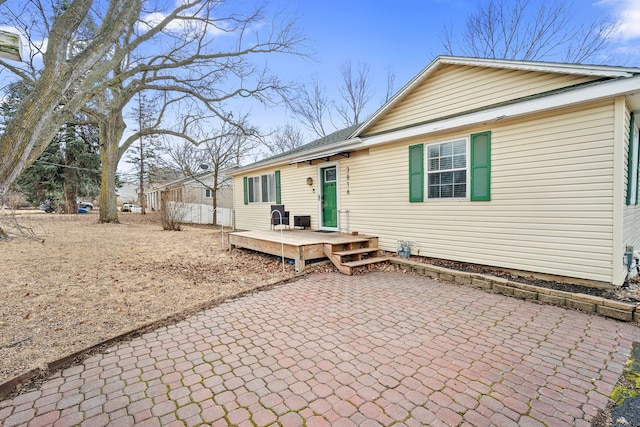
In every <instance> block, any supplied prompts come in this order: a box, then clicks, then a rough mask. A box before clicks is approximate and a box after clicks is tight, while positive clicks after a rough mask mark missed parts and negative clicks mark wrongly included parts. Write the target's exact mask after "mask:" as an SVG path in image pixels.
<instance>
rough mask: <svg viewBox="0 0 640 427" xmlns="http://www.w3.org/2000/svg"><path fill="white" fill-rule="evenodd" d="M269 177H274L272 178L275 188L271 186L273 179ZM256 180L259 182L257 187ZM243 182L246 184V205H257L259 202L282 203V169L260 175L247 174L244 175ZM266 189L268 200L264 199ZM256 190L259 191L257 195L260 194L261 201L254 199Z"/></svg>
mask: <svg viewBox="0 0 640 427" xmlns="http://www.w3.org/2000/svg"><path fill="white" fill-rule="evenodd" d="M269 177H273V178H272V179H273V188H271V186H270V185H269V181H271V179H270V178H269ZM265 178H266V188H265V182H264V179H265ZM256 182H258V188H257V189H256V186H255V183H256ZM243 184H244V204H245V205H257V204H266V203H272V204H274V203H275V204H280V198H281V195H280V192H281V188H280V170H276V171H272V172H268V173H261V174H258V175H250V176H245V177H243ZM265 190H266V192H267V199H268V200H263V196H264V192H265ZM256 192H257V193H258V194H257V195H259V197H260V200H259V201H254V200H252V199H254V198H255V197H254V196H255V195H256Z"/></svg>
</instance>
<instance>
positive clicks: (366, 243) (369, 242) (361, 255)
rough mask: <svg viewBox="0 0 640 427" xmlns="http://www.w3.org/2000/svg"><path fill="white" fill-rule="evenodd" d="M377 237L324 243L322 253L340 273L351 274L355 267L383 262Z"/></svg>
mask: <svg viewBox="0 0 640 427" xmlns="http://www.w3.org/2000/svg"><path fill="white" fill-rule="evenodd" d="M375 242H377V239H367V238H362V239H357V240H355V241H351V242H349V243H324V254H325V255H326V256H327V257H328V258H329V259H330V260H331V262H332V263H333V264H334V265H335V266H336V267H338V270H340V272H341V273H342V274H347V275H351V274H353V270H354V269H355V268H356V267H362V266H365V265H370V264H375V263H378V262H385V261H387V258H386V257H384V256H380V255H379V253H380V249H378V248H377V243H375Z"/></svg>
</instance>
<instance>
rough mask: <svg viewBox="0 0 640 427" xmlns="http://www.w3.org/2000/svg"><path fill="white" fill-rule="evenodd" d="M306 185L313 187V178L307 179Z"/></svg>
mask: <svg viewBox="0 0 640 427" xmlns="http://www.w3.org/2000/svg"><path fill="white" fill-rule="evenodd" d="M307 185H313V178H311V177H309V178H307Z"/></svg>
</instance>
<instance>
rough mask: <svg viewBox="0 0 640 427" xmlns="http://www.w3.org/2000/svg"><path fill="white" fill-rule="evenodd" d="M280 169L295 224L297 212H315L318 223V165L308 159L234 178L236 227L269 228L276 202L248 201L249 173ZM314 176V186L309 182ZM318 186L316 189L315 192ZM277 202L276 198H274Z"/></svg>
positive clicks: (315, 223) (283, 198)
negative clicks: (295, 163) (247, 177)
mask: <svg viewBox="0 0 640 427" xmlns="http://www.w3.org/2000/svg"><path fill="white" fill-rule="evenodd" d="M276 170H279V171H280V195H281V202H282V204H283V205H284V206H285V209H286V210H288V211H289V215H290V222H291V227H293V217H294V216H295V215H311V227H312V228H317V227H318V221H317V220H318V204H317V196H316V194H317V186H316V185H317V181H318V177H317V167H316V166H309V165H308V164H306V163H300V164H298V165H283V166H280V167H274V168H271V169H264V170H260V171H253V172H248V173H247V174H242V175H236V176H234V178H233V186H234V188H235V189H237V191H234V196H233V198H234V201H233V204H234V209H235V227H236V228H237V229H239V230H268V229H269V228H270V209H271V205H272V203H250V204H248V205H245V204H244V181H243V178H244V177H245V176H256V175H263V174H266V173H272V172H274V171H276ZM308 177H311V178H313V186H309V185H307V178H308ZM313 189H316V192H315V193H314V192H313ZM274 204H275V202H274Z"/></svg>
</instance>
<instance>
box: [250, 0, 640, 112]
mask: <svg viewBox="0 0 640 427" xmlns="http://www.w3.org/2000/svg"><path fill="white" fill-rule="evenodd" d="M569 1H570V0H569ZM530 2H531V4H532V5H534V6H535V5H537V4H540V3H541V0H530ZM478 3H479V0H396V1H395V2H387V1H379V0H378V1H375V0H373V1H372V0H369V1H364V0H323V1H310V0H301V1H298V2H295V3H294V2H292V1H290V0H289V1H287V0H272V2H271V5H272V6H274V7H276V8H277V7H282V8H285V9H287V10H288V11H292V12H295V13H296V14H297V15H298V16H299V20H298V22H299V25H300V27H301V28H302V29H303V31H304V32H305V34H306V36H307V38H308V40H307V48H308V49H309V50H310V51H311V52H313V53H314V54H313V59H312V60H311V59H306V60H303V59H300V58H282V57H279V58H273V62H272V63H271V64H270V65H271V67H272V69H273V70H274V71H276V72H278V73H279V74H280V75H281V76H282V77H283V78H289V79H294V80H297V81H299V82H303V83H304V82H307V81H309V80H310V79H311V77H312V76H313V75H317V76H318V79H319V81H320V83H321V85H322V86H324V87H325V88H326V90H327V93H329V94H332V93H333V94H334V96H335V95H336V94H335V92H334V91H335V89H336V87H337V85H339V83H340V79H341V76H340V66H341V64H343V63H344V62H345V61H346V60H349V59H350V60H351V61H352V62H353V64H357V62H358V61H363V62H366V63H367V64H369V66H370V73H371V77H372V80H373V81H374V84H375V87H376V89H377V90H376V97H375V98H374V100H373V101H372V103H377V102H378V101H379V100H380V99H382V97H383V96H384V90H385V87H386V86H385V85H386V67H391V69H392V70H393V72H394V74H395V85H394V88H395V90H399V89H400V88H401V87H402V86H404V85H405V84H406V83H407V82H408V81H409V80H410V79H411V78H413V77H414V76H415V75H416V74H418V73H419V72H420V71H421V70H422V69H423V68H424V67H426V66H427V65H428V64H429V63H430V62H431V61H432V60H433V59H434V58H435V57H436V56H438V55H440V54H443V53H444V52H443V49H442V43H441V40H440V34H441V33H442V30H443V27H444V26H448V27H452V28H454V29H457V30H459V31H462V30H463V28H464V21H465V18H466V17H467V16H468V15H469V14H470V13H472V12H475V11H476V10H477V6H478ZM482 3H485V1H484V0H483V1H482ZM573 4H574V8H575V17H574V19H575V20H576V22H589V21H590V20H593V19H595V18H598V17H601V16H605V15H607V16H611V17H612V18H613V19H619V20H620V21H621V22H622V25H621V26H620V32H619V33H618V34H617V35H616V37H615V40H614V42H613V51H614V52H615V54H616V58H617V60H616V64H615V65H625V66H640V49H639V48H638V46H639V44H640V0H595V1H594V0H586V1H585V0H575V1H574V2H573ZM253 113H254V115H255V116H256V118H258V119H259V121H263V120H264V118H263V117H261V116H262V112H261V111H260V110H259V109H258V110H254V111H253ZM283 114H284V115H285V116H286V112H283ZM269 116H270V117H271V120H270V121H272V122H274V121H286V117H282V116H281V117H277V118H276V117H274V111H273V110H270V111H269ZM265 124H267V123H265Z"/></svg>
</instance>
